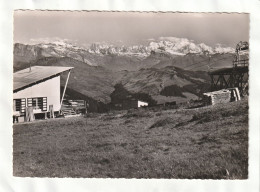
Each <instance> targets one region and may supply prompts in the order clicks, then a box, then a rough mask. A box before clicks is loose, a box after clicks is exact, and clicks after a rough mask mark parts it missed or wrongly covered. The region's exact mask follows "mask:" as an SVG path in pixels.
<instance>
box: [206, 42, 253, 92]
mask: <svg viewBox="0 0 260 192" xmlns="http://www.w3.org/2000/svg"><path fill="white" fill-rule="evenodd" d="M248 66H249V44H248V42H246V41H244V42H242V41H240V42H239V43H238V44H237V45H236V50H235V56H234V60H233V66H232V67H228V68H221V69H217V70H214V71H211V72H209V75H210V78H211V91H217V90H220V89H227V88H234V87H237V88H238V89H239V92H240V94H241V96H245V95H248Z"/></svg>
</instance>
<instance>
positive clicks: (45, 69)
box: [13, 66, 73, 92]
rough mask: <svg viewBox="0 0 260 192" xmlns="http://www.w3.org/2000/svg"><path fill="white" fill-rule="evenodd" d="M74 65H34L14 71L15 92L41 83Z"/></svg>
mask: <svg viewBox="0 0 260 192" xmlns="http://www.w3.org/2000/svg"><path fill="white" fill-rule="evenodd" d="M72 68H73V67H56V66H32V67H31V71H30V68H26V69H23V70H21V71H18V72H16V73H14V75H13V82H14V86H13V92H17V91H20V90H22V89H25V88H26V87H30V86H32V85H34V84H37V83H40V82H42V81H45V80H47V79H50V78H52V77H55V76H57V75H60V74H61V73H62V72H65V71H68V70H71V69H72Z"/></svg>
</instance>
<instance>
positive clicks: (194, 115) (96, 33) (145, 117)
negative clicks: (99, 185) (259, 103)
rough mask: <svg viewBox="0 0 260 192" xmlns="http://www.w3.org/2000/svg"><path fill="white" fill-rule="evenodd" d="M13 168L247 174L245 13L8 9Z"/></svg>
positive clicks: (78, 174)
mask: <svg viewBox="0 0 260 192" xmlns="http://www.w3.org/2000/svg"><path fill="white" fill-rule="evenodd" d="M13 30H14V31H13V99H12V100H13V105H12V107H13V108H12V110H13V111H12V112H13V113H12V120H13V127H12V129H13V153H12V155H13V162H12V163H13V173H12V174H13V176H14V177H34V178H35V177H37V178H46V177H47V178H54V177H56V178H128V179H129V178H136V179H211V180H220V179H221V180H246V179H248V174H249V171H248V170H249V168H248V167H249V163H248V160H249V149H248V147H249V144H248V142H249V136H248V133H249V123H248V121H249V118H248V116H249V113H248V110H249V107H248V100H249V95H250V94H249V87H250V85H249V75H250V71H249V63H250V59H249V52H250V44H249V14H248V13H224V12H223V13H210V12H209V13H206V12H204V13H202V12H201V13H199V12H198V13H191V12H127V11H121V12H120V11H118V12H109V11H54V10H52V11H51V10H49V11H47V10H15V11H14V13H13Z"/></svg>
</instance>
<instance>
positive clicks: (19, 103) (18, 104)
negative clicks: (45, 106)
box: [13, 99, 26, 113]
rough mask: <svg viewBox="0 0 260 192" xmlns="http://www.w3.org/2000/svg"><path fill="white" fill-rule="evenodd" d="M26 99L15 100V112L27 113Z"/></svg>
mask: <svg viewBox="0 0 260 192" xmlns="http://www.w3.org/2000/svg"><path fill="white" fill-rule="evenodd" d="M25 106H26V99H14V100H13V110H14V111H20V112H21V113H24V112H25Z"/></svg>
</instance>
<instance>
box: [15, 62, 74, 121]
mask: <svg viewBox="0 0 260 192" xmlns="http://www.w3.org/2000/svg"><path fill="white" fill-rule="evenodd" d="M72 68H73V67H56V66H33V67H30V68H27V69H24V70H21V71H18V72H16V73H14V75H13V82H14V84H13V117H14V119H15V121H18V122H22V121H24V120H26V118H25V116H26V114H27V110H28V109H31V110H32V113H33V115H37V114H45V115H46V114H47V113H50V112H51V113H53V114H54V112H58V111H60V109H61V105H62V101H63V98H64V94H65V91H66V87H67V83H68V80H69V75H70V71H71V69H72ZM64 72H68V75H67V79H66V84H65V87H64V91H63V94H62V97H61V95H60V75H61V74H62V73H64ZM27 121H28V119H27Z"/></svg>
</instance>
